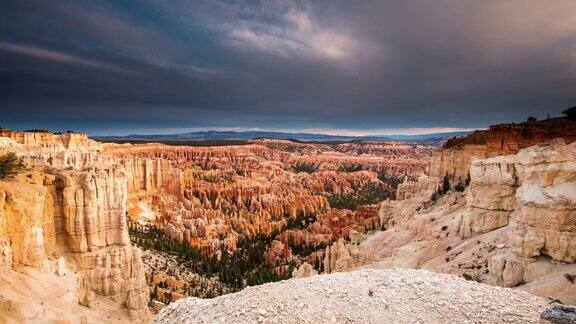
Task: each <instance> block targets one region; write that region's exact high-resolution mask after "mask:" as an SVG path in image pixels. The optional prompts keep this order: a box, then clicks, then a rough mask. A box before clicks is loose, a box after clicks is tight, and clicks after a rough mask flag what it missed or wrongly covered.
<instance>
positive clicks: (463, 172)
mask: <svg viewBox="0 0 576 324" xmlns="http://www.w3.org/2000/svg"><path fill="white" fill-rule="evenodd" d="M555 138H562V139H564V141H565V142H566V143H571V142H574V141H576V122H574V121H570V120H568V119H566V118H552V119H546V120H542V121H536V122H524V123H519V124H501V125H493V126H490V127H489V128H488V129H487V130H481V131H476V132H474V133H472V134H470V135H468V136H464V137H461V138H454V139H450V140H448V141H447V142H446V143H445V144H444V146H443V149H442V150H439V151H436V152H434V153H433V154H432V163H431V168H430V175H431V176H432V177H436V178H442V177H443V176H444V175H449V176H450V177H452V178H454V179H460V180H461V179H465V178H466V177H467V173H468V170H469V166H470V162H471V161H472V160H473V158H474V157H476V158H479V159H485V158H491V157H495V156H500V155H508V154H516V153H518V152H519V151H520V150H521V149H524V148H527V147H530V146H533V145H536V144H538V143H542V142H546V141H550V140H552V139H555Z"/></svg>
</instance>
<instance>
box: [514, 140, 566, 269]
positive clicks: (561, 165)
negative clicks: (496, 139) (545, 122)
mask: <svg viewBox="0 0 576 324" xmlns="http://www.w3.org/2000/svg"><path fill="white" fill-rule="evenodd" d="M516 168H517V170H518V174H519V178H520V179H521V185H520V187H519V188H518V190H517V193H516V198H517V201H518V204H517V208H516V209H515V211H514V213H513V214H512V219H513V224H512V228H513V230H512V232H511V241H512V244H513V246H514V247H515V250H516V251H517V252H518V254H519V255H520V256H523V257H533V256H538V255H541V254H545V255H548V256H550V257H551V258H552V259H554V260H556V261H564V262H575V261H576V144H570V145H565V144H564V142H563V141H562V140H556V141H553V142H552V143H550V144H547V145H540V146H535V147H533V148H531V149H527V150H523V151H521V152H520V153H519V154H518V155H517V164H516Z"/></svg>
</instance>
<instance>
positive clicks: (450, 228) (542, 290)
mask: <svg viewBox="0 0 576 324" xmlns="http://www.w3.org/2000/svg"><path fill="white" fill-rule="evenodd" d="M575 166H576V143H572V144H566V143H565V142H564V141H563V140H562V139H557V140H553V141H551V142H544V143H541V144H538V145H536V146H532V147H529V148H526V149H522V150H520V151H519V152H518V153H517V154H514V155H507V156H499V157H494V158H489V159H474V160H473V161H472V162H471V165H470V177H471V182H470V185H469V186H468V187H467V188H466V189H465V190H464V191H463V192H458V191H456V190H450V191H449V192H448V193H446V194H445V195H441V196H440V197H439V198H438V199H437V200H436V201H434V200H431V198H430V197H431V195H430V193H431V190H430V186H428V185H427V182H426V181H425V180H424V181H423V182H422V183H420V184H410V185H405V186H401V187H399V191H402V193H401V195H400V196H401V198H402V199H400V200H397V201H386V202H383V203H382V204H381V209H380V218H381V222H382V226H383V227H385V228H386V230H384V231H380V232H377V233H375V234H373V235H370V236H368V237H367V238H366V239H365V240H363V241H362V243H361V244H360V248H362V249H364V250H366V251H371V252H373V253H375V255H376V258H377V259H378V261H376V262H375V263H372V264H371V265H370V266H371V267H376V268H388V267H394V266H402V267H412V268H420V267H422V268H427V269H432V270H435V271H440V272H446V273H452V274H458V275H462V276H464V277H466V278H468V279H471V280H477V281H481V282H486V283H491V284H497V285H503V286H509V287H511V286H520V287H521V288H522V289H525V290H527V291H530V292H533V293H535V294H538V295H541V296H544V297H548V296H553V297H555V298H559V299H560V300H562V301H564V302H567V303H576V299H575V298H574V296H576V286H575V285H574V284H573V283H571V282H570V280H568V279H567V278H568V277H569V276H570V275H571V274H572V273H574V272H575V271H576V264H575V263H574V262H575V260H576V259H575V256H574V251H576V246H574V244H576V237H575V235H576V227H575V224H576V223H575V222H576V205H575V201H576V196H574V193H576V168H575ZM411 190H414V192H411ZM567 276H568V277H567Z"/></svg>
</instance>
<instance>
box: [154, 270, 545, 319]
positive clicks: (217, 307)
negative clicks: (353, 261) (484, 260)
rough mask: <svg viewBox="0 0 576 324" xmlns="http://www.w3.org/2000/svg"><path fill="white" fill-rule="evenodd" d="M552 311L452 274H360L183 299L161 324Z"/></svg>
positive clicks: (531, 315) (529, 315)
mask: <svg viewBox="0 0 576 324" xmlns="http://www.w3.org/2000/svg"><path fill="white" fill-rule="evenodd" d="M547 306H548V303H547V301H546V300H545V299H542V298H539V297H536V296H534V295H531V294H529V293H527V292H524V291H520V290H514V289H510V288H502V287H495V286H489V285H485V284H480V283H477V282H474V281H468V280H465V279H463V278H461V277H457V276H453V275H446V274H438V273H434V272H430V271H427V270H412V269H400V268H395V269H390V270H374V269H361V270H357V271H354V272H348V273H335V274H329V275H319V276H312V277H308V278H301V279H289V280H285V281H281V282H277V283H269V284H264V285H260V286H255V287H248V288H246V289H244V290H242V291H240V292H237V293H233V294H228V295H224V296H220V297H217V298H214V299H199V298H185V299H181V300H179V301H176V302H174V303H171V304H170V305H169V306H168V307H166V308H164V309H163V310H162V311H161V312H160V313H159V314H158V316H157V317H156V320H155V323H256V322H264V323H384V322H421V323H429V322H452V323H496V322H498V323H539V322H540V313H541V312H542V311H544V310H545V309H546V308H547Z"/></svg>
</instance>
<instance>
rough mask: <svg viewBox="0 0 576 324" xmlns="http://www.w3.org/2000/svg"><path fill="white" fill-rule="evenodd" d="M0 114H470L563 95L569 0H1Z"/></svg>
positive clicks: (57, 121) (56, 121) (167, 123)
mask: <svg viewBox="0 0 576 324" xmlns="http://www.w3.org/2000/svg"><path fill="white" fill-rule="evenodd" d="M0 9H1V10H0V21H1V22H2V26H1V27H2V28H1V29H0V78H1V80H0V81H1V87H0V120H1V123H2V124H1V126H6V127H39V126H41V127H44V128H58V129H59V128H66V129H67V128H74V129H83V130H88V131H97V130H98V129H107V130H112V131H114V130H115V129H116V130H118V131H126V130H127V129H143V128H177V127H260V128H284V129H286V128H295V129H309V128H315V129H331V128H342V129H351V130H359V131H362V130H386V129H391V128H394V129H397V128H404V127H406V128H408V127H410V128H426V127H456V128H470V127H484V126H486V125H487V124H490V123H494V122H499V121H514V120H520V119H523V118H525V117H526V116H528V115H537V116H544V115H545V114H546V113H552V114H556V113H557V112H559V111H560V110H561V109H562V108H564V107H566V106H570V105H573V104H574V102H575V101H576V86H575V85H576V19H575V18H574V17H575V16H574V12H576V2H574V1H572V0H557V1H554V2H552V1H540V0H507V1H500V0H485V1H474V2H472V1H457V0H434V1H432V0H421V1H410V2H408V1H400V0H396V1H384V0H373V1H368V0H366V1H344V0H341V1H329V2H326V1H216V0H192V1H184V0H174V1H160V0H143V1H97V2H94V1H61V0H50V1H48V0H46V1H43V0H42V1H40V0H35V1H27V0H22V1H12V2H9V3H3V4H2V5H1V8H0Z"/></svg>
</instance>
